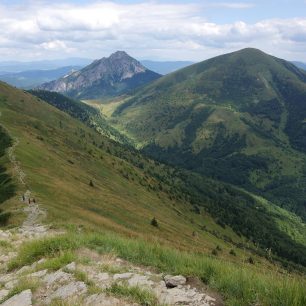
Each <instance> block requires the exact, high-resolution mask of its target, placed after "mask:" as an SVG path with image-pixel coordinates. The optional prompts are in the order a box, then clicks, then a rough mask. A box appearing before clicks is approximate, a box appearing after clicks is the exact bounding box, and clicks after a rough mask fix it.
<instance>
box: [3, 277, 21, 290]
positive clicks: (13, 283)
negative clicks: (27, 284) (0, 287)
mask: <svg viewBox="0 0 306 306" xmlns="http://www.w3.org/2000/svg"><path fill="white" fill-rule="evenodd" d="M17 283H18V280H17V279H14V280H11V281H9V282H7V283H5V285H4V288H5V289H7V290H11V289H13V288H14V287H15V286H16V285H17Z"/></svg>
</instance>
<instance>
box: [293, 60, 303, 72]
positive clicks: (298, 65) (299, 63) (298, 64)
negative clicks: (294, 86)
mask: <svg viewBox="0 0 306 306" xmlns="http://www.w3.org/2000/svg"><path fill="white" fill-rule="evenodd" d="M292 63H293V64H294V65H295V66H297V67H298V68H301V69H304V70H306V63H302V62H292Z"/></svg>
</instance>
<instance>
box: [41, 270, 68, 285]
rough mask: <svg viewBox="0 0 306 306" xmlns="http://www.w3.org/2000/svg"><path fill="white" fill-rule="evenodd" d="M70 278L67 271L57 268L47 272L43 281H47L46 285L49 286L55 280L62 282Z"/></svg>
mask: <svg viewBox="0 0 306 306" xmlns="http://www.w3.org/2000/svg"><path fill="white" fill-rule="evenodd" d="M70 279H71V275H70V274H69V273H66V272H63V271H61V270H58V271H56V272H54V273H51V274H47V275H46V276H45V277H44V279H43V281H44V282H45V283H47V285H49V286H50V285H52V284H53V283H55V282H58V283H63V282H66V281H69V280H70Z"/></svg>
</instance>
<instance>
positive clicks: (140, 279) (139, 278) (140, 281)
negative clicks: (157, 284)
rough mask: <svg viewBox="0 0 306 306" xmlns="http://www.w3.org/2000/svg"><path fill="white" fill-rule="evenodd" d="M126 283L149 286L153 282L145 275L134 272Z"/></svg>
mask: <svg viewBox="0 0 306 306" xmlns="http://www.w3.org/2000/svg"><path fill="white" fill-rule="evenodd" d="M128 284H129V285H130V286H141V287H149V288H151V286H152V285H153V284H154V282H153V281H151V280H149V279H148V277H147V276H145V275H139V274H134V275H133V276H132V277H131V278H130V279H129V280H128Z"/></svg>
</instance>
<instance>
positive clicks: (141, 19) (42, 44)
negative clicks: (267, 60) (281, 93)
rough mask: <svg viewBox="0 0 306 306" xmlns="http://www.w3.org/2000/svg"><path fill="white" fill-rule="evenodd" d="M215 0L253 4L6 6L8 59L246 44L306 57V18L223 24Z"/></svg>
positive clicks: (0, 51) (202, 51)
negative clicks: (213, 10)
mask: <svg viewBox="0 0 306 306" xmlns="http://www.w3.org/2000/svg"><path fill="white" fill-rule="evenodd" d="M211 6H218V7H223V8H228V9H247V8H251V7H252V6H253V4H245V3H242V2H232V3H228V2H222V3H220V2H219V3H208V2H207V3H206V4H201V5H200V4H170V3H169V4H165V3H161V2H160V3H159V2H143V3H139V4H118V3H115V2H104V1H103V2H102V1H99V2H95V3H89V4H83V5H76V4H75V5H73V4H68V3H53V4H50V2H41V1H38V2H37V1H31V2H28V3H26V4H25V5H23V6H21V5H20V6H12V5H11V6H5V5H2V6H1V5H0V28H1V32H0V61H1V60H6V59H9V57H10V55H9V54H11V58H10V59H13V58H14V57H16V54H18V52H19V53H20V54H21V55H22V56H23V57H24V59H30V58H31V57H33V58H37V56H39V57H41V58H48V57H65V56H66V55H67V54H69V55H73V56H85V57H93V58H99V57H102V56H104V55H108V54H109V53H111V52H113V51H115V50H117V49H120V50H126V51H128V52H130V53H131V55H133V56H136V57H138V58H145V57H146V58H165V59H166V58H167V59H192V60H201V59H205V58H208V57H210V56H213V55H216V54H221V53H225V52H228V51H233V50H236V49H239V48H243V47H246V46H252V47H257V48H261V49H263V50H264V51H267V52H269V53H274V54H275V55H277V56H286V57H287V58H291V59H300V60H306V57H305V56H306V55H305V54H304V52H303V50H305V49H303V48H305V47H306V18H305V19H302V18H295V19H270V20H262V21H260V22H256V23H253V24H248V23H245V22H243V21H239V20H238V21H236V22H233V23H228V24H218V23H214V22H211V21H209V20H208V19H207V18H205V15H204V13H205V11H206V10H205V9H206V8H209V7H211ZM8 50H11V52H8ZM303 56H304V58H303Z"/></svg>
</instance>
